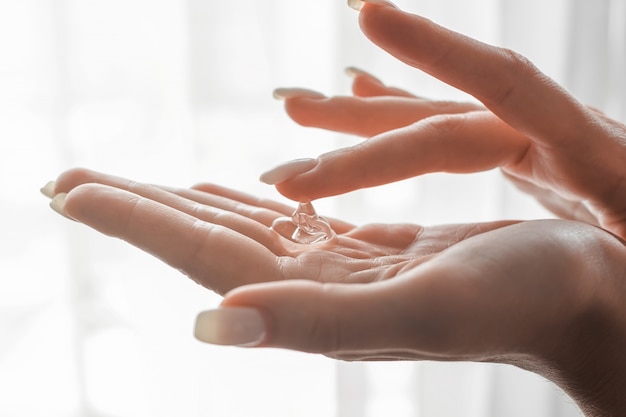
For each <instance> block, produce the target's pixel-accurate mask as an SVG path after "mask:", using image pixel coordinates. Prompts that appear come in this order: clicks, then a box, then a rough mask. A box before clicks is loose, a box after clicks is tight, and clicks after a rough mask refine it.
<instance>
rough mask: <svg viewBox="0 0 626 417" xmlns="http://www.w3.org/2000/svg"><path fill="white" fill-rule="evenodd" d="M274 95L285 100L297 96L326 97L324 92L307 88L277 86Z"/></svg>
mask: <svg viewBox="0 0 626 417" xmlns="http://www.w3.org/2000/svg"><path fill="white" fill-rule="evenodd" d="M273 96H274V98H275V99H276V100H285V99H288V98H296V97H302V98H313V99H320V98H326V96H325V95H324V94H322V93H318V92H317V91H314V90H309V89H307V88H277V89H276V90H274V93H273Z"/></svg>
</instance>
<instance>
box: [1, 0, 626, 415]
mask: <svg viewBox="0 0 626 417" xmlns="http://www.w3.org/2000/svg"><path fill="white" fill-rule="evenodd" d="M398 4H399V5H400V6H402V7H403V8H405V9H408V10H411V11H414V12H416V13H421V14H423V15H425V16H427V17H429V18H432V19H434V20H435V21H438V22H440V23H442V24H444V25H446V26H448V27H451V28H453V29H456V30H459V31H461V32H464V33H466V34H468V35H471V36H474V37H477V38H479V39H482V40H484V41H486V42H490V43H494V44H499V45H503V46H507V47H510V48H513V49H516V50H518V51H520V52H522V53H524V54H525V55H527V56H528V57H530V58H531V59H532V60H533V61H534V62H535V63H536V64H537V65H538V66H539V67H540V68H542V69H543V70H544V71H545V72H547V73H548V74H549V75H551V76H552V77H554V78H556V79H557V80H558V81H559V82H562V83H564V84H565V85H566V86H567V87H568V88H570V89H571V90H572V91H573V92H574V93H575V94H577V95H578V96H579V97H580V98H581V99H582V100H584V101H586V102H589V103H590V104H593V105H594V106H596V107H599V108H602V109H604V110H605V111H607V112H609V114H611V115H613V116H615V117H618V118H622V119H624V118H626V106H625V105H624V97H626V84H625V83H624V81H623V77H622V75H623V74H624V73H625V69H626V68H625V64H624V62H625V61H624V59H625V56H626V55H625V54H624V52H626V51H625V50H624V42H625V39H626V37H625V32H624V31H625V25H624V22H626V6H625V5H624V4H625V3H624V2H623V1H621V0H594V1H593V2H591V1H586V0H552V1H546V0H532V1H530V0H527V1H524V2H519V1H515V0H419V1H418V0H403V1H398ZM356 19H357V15H356V13H355V12H354V11H352V10H350V9H348V8H347V7H346V6H345V4H344V2H343V0H317V1H313V2H294V1H292V0H266V1H265V2H260V1H258V0H240V1H237V2H228V1H220V2H218V1H212V0H150V1H149V0H108V1H98V0H0V184H1V187H2V190H3V192H2V193H1V194H0V214H1V215H0V248H1V251H0V415H2V416H9V417H31V416H40V415H46V416H48V417H54V416H63V417H66V416H72V417H74V416H80V417H92V416H98V417H100V416H108V417H125V416H133V417H139V416H151V417H160V416H163V417H165V416H186V417H194V416H203V417H204V416H219V417H226V416H233V417H235V416H236V417H240V416H241V417H243V416H246V417H247V416H256V417H262V416H268V417H269V416H272V417H274V416H297V417H306V416H311V417H312V416H316V417H318V416H341V417H374V416H381V417H383V416H394V417H405V416H406V417H408V416H411V417H413V416H441V417H447V416H458V415H464V416H492V417H499V416H504V415H506V416H509V417H511V416H528V415H532V416H535V417H541V416H546V417H547V416H560V417H566V416H567V417H569V416H577V415H579V413H578V411H577V410H576V408H575V407H574V406H573V405H572V403H571V401H570V400H569V399H567V398H566V397H565V396H564V395H563V394H562V393H561V392H560V391H559V390H558V389H557V388H556V387H555V386H553V385H552V384H550V383H549V382H547V381H545V380H543V379H541V378H539V377H537V376H535V375H532V374H529V373H526V372H523V371H520V370H518V369H516V368H512V367H508V366H498V365H486V364H472V363H462V364H460V363H445V364H438V363H411V362H401V363H376V364H366V363H341V362H335V361H332V360H330V359H327V358H324V357H319V356H314V355H306V354H301V353H296V352H287V351H279V350H271V349H265V350H244V349H236V348H223V347H213V346H207V345H203V344H200V343H199V342H196V341H195V340H194V339H193V338H192V336H191V334H192V326H193V321H194V318H195V314H196V313H197V312H198V311H200V310H203V309H206V308H210V307H214V306H216V305H217V304H218V303H219V298H218V297H217V296H215V295H214V294H212V293H211V292H209V291H208V290H205V289H203V288H200V287H198V286H197V285H195V284H193V283H192V282H190V281H188V280H187V279H186V278H184V277H182V276H181V275H180V274H179V273H178V272H177V271H173V270H171V269H170V268H168V267H167V266H166V265H163V264H162V263H160V262H159V261H157V260H155V259H153V258H151V257H149V256H147V255H145V254H143V253H141V252H140V251H138V250H136V249H134V248H132V247H130V246H128V245H127V244H125V243H124V242H120V241H117V240H112V239H109V238H106V237H104V236H101V235H99V234H97V233H95V232H93V231H91V230H88V229H87V228H85V227H83V226H81V225H79V224H73V223H71V222H68V221H67V220H65V219H62V218H60V217H59V216H56V215H55V214H54V213H52V212H51V211H50V210H49V209H48V208H47V207H46V202H45V199H44V198H43V197H41V196H40V195H39V194H38V189H39V187H41V186H42V185H43V184H44V183H45V182H47V181H48V180H50V179H53V178H54V177H55V176H56V175H57V174H58V173H59V172H61V171H62V170H64V169H66V168H69V167H72V166H78V165H80V166H87V167H91V168H94V169H98V170H103V171H106V172H111V173H116V174H118V175H122V176H128V177H131V178H133V179H137V180H142V181H149V182H155V183H165V184H171V185H179V186H186V185H191V184H193V183H196V182H199V181H211V182H217V183H220V184H224V185H227V186H232V187H235V188H239V189H242V190H245V191H248V192H251V193H255V194H261V195H265V196H268V197H272V198H277V199H280V197H279V196H278V195H277V194H276V192H275V191H274V190H273V189H272V188H271V187H267V186H264V185H261V184H260V183H259V182H258V181H257V177H258V175H259V173H260V172H262V171H263V170H265V169H267V168H269V167H271V166H273V165H274V164H276V163H278V162H281V161H284V160H287V159H291V158H296V157H311V156H315V155H317V154H319V153H321V152H324V151H326V150H329V149H332V148H336V147H338V146H346V145H349V144H351V143H356V140H355V139H354V138H350V137H345V136H340V135H336V134H331V133H328V132H323V131H320V130H316V129H305V128H302V127H299V126H296V125H295V124H294V123H293V122H291V121H290V120H289V119H288V118H287V116H286V115H285V114H284V112H283V111H282V108H281V105H280V103H278V102H275V101H274V100H273V99H272V98H271V91H272V89H273V88H275V87H278V86H305V87H310V88H314V89H317V90H320V91H322V92H324V93H327V94H334V93H342V94H346V93H348V92H349V79H347V77H345V76H344V75H343V72H342V70H343V68H344V67H346V66H349V65H355V66H359V67H362V68H364V69H366V70H368V71H371V72H373V73H374V74H376V75H377V76H379V77H381V78H382V79H383V80H384V81H385V82H387V83H390V84H394V85H397V86H400V87H404V88H407V89H410V90H412V91H414V92H416V93H419V94H420V95H425V96H431V97H441V98H446V99H464V98H465V97H464V96H463V95H462V94H460V93H459V92H457V91H455V90H453V89H451V88H449V87H446V86H444V85H442V84H441V83H439V82H437V81H434V80H432V79H430V78H428V77H426V76H425V75H423V74H421V73H420V72H418V71H416V70H413V69H410V68H406V67H405V66H403V65H402V64H400V63H398V62H396V61H394V60H393V59H392V58H390V57H389V56H387V55H385V54H384V53H383V52H381V51H379V50H378V49H377V48H375V47H374V46H372V45H370V44H369V43H368V42H367V41H366V39H365V38H364V36H363V35H362V34H361V33H360V31H359V30H358V28H357V23H356ZM316 205H317V208H318V210H319V211H320V212H322V213H324V214H328V215H333V216H339V217H344V218H346V219H348V220H351V221H353V222H356V223H362V222H367V221H386V222H393V221H412V222H417V223H422V224H435V223H441V222H458V221H483V220H490V219H494V218H522V219H529V218H537V217H546V216H548V214H547V213H545V212H544V211H543V210H542V209H540V208H539V207H538V206H537V205H536V204H534V203H533V202H532V201H530V200H529V199H528V198H526V197H524V196H520V195H519V194H518V193H517V192H516V191H514V190H513V189H512V188H511V187H510V186H508V185H507V184H505V183H504V182H503V181H502V180H501V179H500V177H499V175H498V173H497V172H487V173H481V174H476V175H468V176H452V175H440V174H436V175H427V176H424V177H423V178H419V179H414V180H408V181H403V182H401V183H398V184H392V185H389V186H385V187H380V188H378V189H375V190H365V191H361V192H356V193H351V194H349V195H346V196H342V197H337V198H332V199H325V200H322V201H319V202H317V203H316Z"/></svg>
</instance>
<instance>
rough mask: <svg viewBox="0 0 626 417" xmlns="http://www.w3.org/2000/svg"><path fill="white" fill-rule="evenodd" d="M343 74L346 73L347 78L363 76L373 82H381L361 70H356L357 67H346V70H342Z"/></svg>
mask: <svg viewBox="0 0 626 417" xmlns="http://www.w3.org/2000/svg"><path fill="white" fill-rule="evenodd" d="M344 72H345V73H346V75H347V76H348V77H350V78H356V77H358V76H365V77H368V78H372V79H374V80H376V81H378V82H381V81H380V80H379V79H378V78H376V77H374V76H373V75H372V74H370V73H369V72H367V71H363V70H362V69H360V68H357V67H348V68H346V69H345V70H344Z"/></svg>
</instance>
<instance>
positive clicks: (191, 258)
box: [46, 169, 626, 411]
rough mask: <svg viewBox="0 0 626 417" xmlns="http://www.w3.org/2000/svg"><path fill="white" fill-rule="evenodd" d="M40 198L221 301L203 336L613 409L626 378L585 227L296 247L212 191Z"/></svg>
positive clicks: (268, 209) (371, 230)
mask: <svg viewBox="0 0 626 417" xmlns="http://www.w3.org/2000/svg"><path fill="white" fill-rule="evenodd" d="M46 190H47V193H48V194H49V195H56V196H55V197H54V199H53V200H52V204H53V207H54V208H55V209H56V210H57V211H59V212H61V213H63V214H65V215H67V216H68V217H70V218H73V219H75V220H77V221H79V222H82V223H84V224H86V225H88V226H91V227H93V228H94V229H96V230H98V231H100V232H102V233H105V234H107V235H111V236H115V237H118V238H121V239H123V240H126V241H128V242H129V243H131V244H133V245H135V246H137V247H139V248H141V249H143V250H145V251H147V252H149V253H151V254H153V255H155V256H157V257H159V258H160V259H162V260H163V261H165V262H166V263H168V264H169V265H171V266H172V267H174V268H177V269H179V270H181V271H182V272H184V273H185V274H187V275H188V276H190V277H191V278H193V279H194V280H195V281H197V282H198V283H200V284H202V285H204V286H205V287H207V288H210V289H212V290H215V291H217V292H218V293H221V294H224V293H226V296H225V298H224V301H223V303H222V306H221V308H220V309H218V310H213V311H210V312H205V313H202V314H201V315H200V316H199V319H198V327H197V335H198V337H199V338H201V339H203V340H206V341H209V342H213V343H220V344H236V345H246V346H274V347H283V348H289V349H296V350H301V351H307V352H318V353H323V354H326V355H328V356H331V357H336V358H341V359H348V360H354V359H436V360H474V361H494V362H504V363H511V364H515V365H517V366H520V367H523V368H526V369H530V370H533V371H535V372H539V373H541V374H543V375H545V376H546V377H548V378H550V379H552V380H553V381H555V382H557V383H558V384H560V385H561V386H562V387H564V388H565V389H566V390H567V391H568V392H569V393H570V394H572V395H573V396H574V398H576V399H578V401H579V403H580V404H581V405H582V406H583V407H585V406H587V405H589V404H592V405H593V406H594V407H596V408H601V407H605V408H606V407H608V406H606V404H607V403H606V401H609V400H611V399H613V398H618V399H619V401H622V403H621V406H624V404H623V401H624V399H623V396H622V395H621V394H622V393H621V388H620V387H621V383H613V382H614V380H613V379H614V378H616V379H615V380H616V381H623V375H624V373H625V372H626V370H625V369H623V368H625V367H626V365H625V364H624V362H623V361H622V360H621V355H622V353H623V351H624V348H625V347H626V340H625V339H626V337H625V335H626V323H625V322H626V314H625V311H624V310H626V307H625V305H624V303H623V300H624V299H625V297H626V294H625V291H626V289H625V287H624V286H623V284H622V283H623V280H624V279H625V278H626V277H625V275H626V272H625V270H624V267H623V265H624V262H625V260H626V254H625V249H624V246H623V245H622V242H620V241H618V240H617V239H616V238H615V237H613V236H612V235H610V234H608V233H606V232H604V231H602V230H601V229H598V228H596V227H593V226H589V225H585V224H581V223H574V222H567V221H559V220H547V221H537V222H525V223H515V222H494V223H485V224H467V225H448V226H438V227H431V228H423V227H419V226H415V225H406V224H400V225H382V224H381V225H376V224H373V225H367V226H362V227H355V226H352V225H350V224H348V223H345V222H341V221H337V220H332V221H331V222H332V226H333V228H335V231H336V232H337V237H336V239H334V240H332V241H330V242H326V243H323V244H316V245H299V244H295V243H292V242H291V241H289V240H287V239H285V238H283V237H281V236H280V235H278V234H277V233H276V232H274V231H272V230H271V229H270V228H269V227H268V226H269V225H270V224H271V223H272V222H273V220H274V219H276V217H278V216H282V215H288V214H290V213H291V210H292V209H291V208H289V207H287V206H284V205H282V204H279V203H275V202H272V201H268V200H262V199H258V198H255V197H252V196H249V195H245V194H242V193H240V192H237V191H233V190H228V189H224V188H221V187H218V186H215V185H199V186H196V187H194V188H192V189H173V188H167V187H156V186H152V185H145V184H139V183H135V182H132V181H128V180H124V179H121V178H117V177H113V176H109V175H104V174H99V173H96V172H92V171H87V170H82V169H78V170H72V171H68V172H66V173H64V174H62V175H61V176H60V177H59V178H58V179H57V181H56V182H55V183H54V184H51V185H50V186H48V187H47V189H46ZM66 193H67V194H66ZM607 390H608V391H607ZM616 390H617V391H619V392H617V393H616V394H615V395H616V396H615V397H613V396H611V393H615V392H616ZM607 392H609V396H608V397H605V393H607ZM590 393H591V394H590ZM596 393H602V396H601V398H596V397H594V395H595V394H596ZM607 398H608V399H607ZM611 404H612V403H611ZM623 410H624V409H623V408H622V411H623Z"/></svg>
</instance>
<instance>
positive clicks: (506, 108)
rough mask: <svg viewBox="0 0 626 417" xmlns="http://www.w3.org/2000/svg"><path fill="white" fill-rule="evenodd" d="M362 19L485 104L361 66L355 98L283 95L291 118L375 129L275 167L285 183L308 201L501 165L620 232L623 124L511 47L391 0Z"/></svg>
mask: <svg viewBox="0 0 626 417" xmlns="http://www.w3.org/2000/svg"><path fill="white" fill-rule="evenodd" d="M360 24H361V28H362V29H363V31H364V33H365V34H366V35H367V36H368V37H369V38H370V39H371V40H372V41H373V42H374V43H376V44H377V45H379V46H380V47H381V48H383V49H385V50H387V51H388V52H390V53H391V54H392V55H394V56H395V57H397V58H398V59H400V60H402V61H404V62H406V63H407V64H409V65H411V66H414V67H416V68H419V69H421V70H423V71H425V72H427V73H429V74H431V75H433V76H434V77H437V78H439V79H440V80H442V81H444V82H447V83H448V84H450V85H452V86H455V87H457V88H459V89H461V90H463V91H465V92H467V93H469V94H471V95H473V96H474V97H475V98H476V99H478V100H479V101H480V102H481V103H482V104H480V105H479V104H473V103H449V102H437V101H431V100H426V99H423V98H420V97H415V96H412V95H411V94H409V93H407V92H405V91H402V90H399V89H397V88H391V87H386V86H384V85H383V84H382V83H380V81H378V80H376V79H375V78H373V77H371V76H369V75H368V74H365V73H357V74H356V76H355V82H354V85H353V90H354V93H355V96H353V97H331V98H326V97H324V96H321V95H318V96H312V95H306V94H304V95H298V94H295V95H289V96H288V97H286V109H287V112H288V113H289V114H290V116H291V117H292V118H293V119H294V120H296V121H297V122H299V123H301V124H303V125H307V126H317V127H322V128H326V129H331V130H336V131H340V132H346V133H351V134H357V135H360V136H364V137H368V138H371V139H369V140H367V141H365V142H363V143H361V144H359V145H357V146H355V147H353V148H348V149H341V150H338V151H334V152H330V153H327V154H325V155H322V156H320V157H319V158H318V159H317V162H316V164H313V163H312V164H309V165H308V166H307V167H306V168H307V169H308V168H311V167H312V169H310V170H309V171H307V172H304V173H299V172H297V171H296V172H294V171H292V172H291V173H289V174H288V175H284V176H282V177H281V176H280V175H279V176H275V175H274V177H273V180H274V181H272V182H278V183H277V184H276V186H277V188H278V190H279V191H280V192H281V193H282V194H284V195H286V196H287V197H289V198H292V199H294V200H299V201H302V200H313V199H316V198H320V197H324V196H330V195H335V194H340V193H345V192H347V191H351V190H355V189H358V188H363V187H370V186H375V185H380V184H384V183H389V182H392V181H397V180H400V179H404V178H408V177H412V176H416V175H420V174H424V173H429V172H455V173H465V172H475V171H482V170H488V169H492V168H498V167H499V168H500V169H501V170H502V172H503V173H504V174H505V175H506V176H507V177H508V178H509V179H511V180H513V182H514V183H515V184H516V185H518V186H519V187H520V188H522V189H523V190H525V191H527V192H530V193H531V194H533V195H534V196H535V197H536V198H537V199H538V200H539V201H540V202H541V203H543V204H544V205H545V206H546V207H547V208H549V209H550V210H552V211H554V212H555V213H556V214H558V215H559V216H561V217H562V218H567V219H576V220H582V221H585V222H588V223H593V224H599V225H601V226H602V227H604V228H607V229H608V230H610V231H612V232H613V233H615V234H617V235H619V236H621V237H623V238H626V169H625V168H624V167H625V165H624V161H626V127H625V126H624V125H623V124H620V123H618V122H616V121H614V120H612V119H610V118H608V117H606V116H605V115H603V114H602V113H600V112H598V111H596V110H593V109H590V108H588V107H586V106H583V105H582V104H581V103H579V102H578V101H577V100H575V99H574V98H573V97H572V96H571V95H570V94H568V93H567V92H566V91H564V90H563V89H562V88H561V87H560V86H559V85H557V84H556V83H555V82H554V81H552V80H551V79H549V78H548V77H547V76H546V75H545V74H543V73H541V72H540V71H539V70H538V69H537V68H535V67H534V66H533V65H532V64H531V63H530V62H529V61H528V60H527V59H525V58H524V57H522V56H520V55H518V54H517V53H515V52H512V51H510V50H506V49H501V48H497V47H493V46H489V45H485V44H483V43H480V42H478V41H476V40H474V39H471V38H468V37H465V36H463V35H460V34H458V33H455V32H452V31H449V30H446V29H444V28H442V27H440V26H437V25H436V24H434V23H433V22H431V21H429V20H426V19H424V18H422V17H419V16H415V15H411V14H408V13H405V12H403V11H401V10H399V9H396V8H393V7H388V6H379V5H373V4H367V5H366V6H365V7H364V8H363V10H362V11H361V13H360ZM279 171H280V170H279ZM274 174H275V172H274ZM294 174H295V175H294ZM297 174H299V175H297ZM328 178H332V181H329V180H328Z"/></svg>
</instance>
